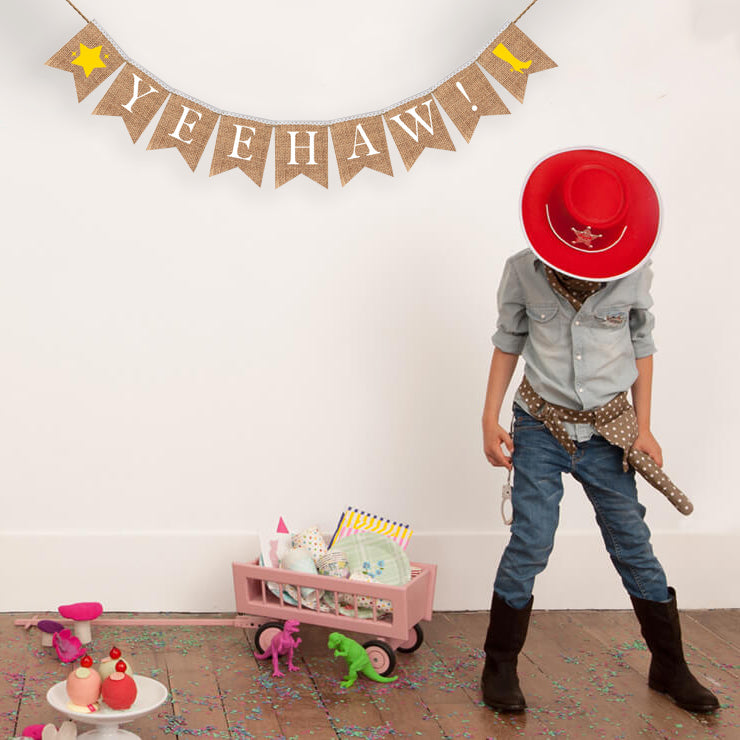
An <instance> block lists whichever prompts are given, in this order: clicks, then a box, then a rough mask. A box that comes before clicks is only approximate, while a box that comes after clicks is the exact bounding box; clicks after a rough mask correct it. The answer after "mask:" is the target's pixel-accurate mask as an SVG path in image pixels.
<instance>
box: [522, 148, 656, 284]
mask: <svg viewBox="0 0 740 740" xmlns="http://www.w3.org/2000/svg"><path fill="white" fill-rule="evenodd" d="M521 217H522V225H523V227H524V233H525V234H526V235H527V239H529V243H530V245H531V247H532V249H533V250H534V252H535V254H536V255H537V256H538V257H539V258H540V259H541V260H542V261H543V262H545V263H547V264H548V265H550V267H552V268H554V269H555V270H557V271H558V272H562V273H565V274H566V275H571V276H573V277H577V278H583V279H585V280H598V281H608V280H616V279H617V278H620V277H624V276H625V275H628V274H629V273H630V272H632V271H633V270H636V269H637V268H638V267H639V266H640V265H641V264H642V263H643V262H644V261H645V260H646V259H647V257H648V255H649V254H650V252H651V251H652V249H653V247H654V246H655V242H656V240H657V237H658V230H659V227H660V202H659V199H658V191H657V190H656V189H655V186H654V185H653V183H652V182H651V181H650V178H649V177H648V176H647V175H646V174H645V173H644V172H643V171H642V170H641V169H640V168H639V167H637V165H635V164H633V163H632V162H630V161H629V160H627V159H625V158H624V157H621V156H619V155H618V154H613V153H612V152H607V151H605V150H603V149H593V148H590V149H566V150H564V151H561V152H556V153H555V154H551V155H549V156H547V157H545V158H544V159H542V160H540V161H539V162H538V163H537V164H536V165H535V166H534V167H533V168H532V171H531V172H530V173H529V175H528V177H527V179H526V181H525V183H524V188H523V190H522V199H521Z"/></svg>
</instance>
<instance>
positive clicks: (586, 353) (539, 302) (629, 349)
mask: <svg viewBox="0 0 740 740" xmlns="http://www.w3.org/2000/svg"><path fill="white" fill-rule="evenodd" d="M544 268H545V265H544V264H543V263H542V262H541V261H540V260H539V259H538V258H537V256H536V255H535V254H534V253H533V252H532V251H531V250H529V249H525V250H523V251H521V252H518V253H517V254H515V255H513V256H512V257H510V258H509V259H508V260H507V261H506V266H505V267H504V273H503V275H502V277H501V284H500V285H499V290H498V313H499V316H498V323H497V325H496V329H497V330H496V333H495V334H494V335H493V337H492V339H493V343H494V345H495V346H496V347H498V348H499V349H500V350H502V351H503V352H508V353H510V354H516V355H519V354H521V355H522V356H523V357H524V361H525V366H524V373H525V375H526V376H527V378H528V379H529V382H530V383H531V384H532V387H533V388H534V390H535V391H536V392H537V393H539V395H540V396H542V397H543V398H544V399H546V400H547V401H550V402H551V403H555V404H558V405H560V406H566V407H567V408H571V409H583V410H590V409H595V408H598V407H599V406H603V405H604V404H605V403H606V402H607V401H609V400H610V399H611V398H613V397H614V396H615V395H616V394H617V393H621V392H622V391H626V390H628V389H629V388H631V386H632V384H633V383H634V382H635V380H636V379H637V366H636V364H635V359H637V358H640V357H648V356H649V355H652V354H653V353H654V352H655V345H654V344H653V337H652V331H653V325H654V319H653V315H652V313H650V311H649V309H650V306H651V305H652V303H653V302H652V299H651V297H650V283H651V282H652V277H653V274H652V270H651V269H650V266H649V263H646V265H644V266H642V267H641V268H640V269H638V270H635V272H633V273H630V274H629V275H627V276H626V277H623V278H620V279H618V280H613V281H611V282H608V283H606V284H605V286H604V287H603V288H601V290H599V291H597V292H596V293H594V294H593V295H591V296H589V297H588V298H587V299H586V300H585V301H584V303H583V305H582V307H581V309H580V311H578V312H576V310H575V308H574V307H573V306H572V305H571V304H570V303H569V302H568V301H567V300H566V299H565V298H564V297H563V296H561V295H558V294H557V293H555V291H553V289H552V288H551V287H550V284H549V283H548V282H547V276H546V275H545V269H544ZM515 402H516V403H517V404H518V405H520V406H521V407H522V408H523V409H524V410H525V411H528V409H527V405H526V404H525V403H524V401H523V400H522V398H521V397H520V396H519V394H517V396H516V398H515ZM566 430H567V431H568V434H569V435H570V437H571V438H572V439H576V440H578V441H585V440H587V439H589V438H590V437H591V435H592V434H593V431H594V430H593V428H592V427H591V426H590V425H588V424H566Z"/></svg>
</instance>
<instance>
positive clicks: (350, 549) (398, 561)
mask: <svg viewBox="0 0 740 740" xmlns="http://www.w3.org/2000/svg"><path fill="white" fill-rule="evenodd" d="M335 547H336V548H337V549H341V551H342V552H343V553H344V554H345V555H346V556H347V561H348V563H349V570H350V573H365V574H366V575H369V576H372V578H373V580H374V581H375V582H376V583H383V584H385V585H386V586H402V585H403V584H404V583H408V582H409V581H410V580H411V564H410V563H409V559H408V556H407V555H406V553H405V552H404V551H403V550H402V549H401V548H400V547H399V546H398V544H397V543H396V542H394V541H393V540H391V539H389V538H388V537H384V536H383V535H382V534H377V533H375V532H357V533H356V534H351V535H349V536H348V537H342V539H340V540H337V543H336V545H335ZM329 552H331V550H330V551H329Z"/></svg>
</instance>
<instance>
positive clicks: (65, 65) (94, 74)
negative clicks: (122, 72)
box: [46, 23, 123, 102]
mask: <svg viewBox="0 0 740 740" xmlns="http://www.w3.org/2000/svg"><path fill="white" fill-rule="evenodd" d="M46 64H47V66H49V67H54V68H55V69H61V70H62V71H64V72H71V73H72V74H73V75H74V81H75V88H76V89H77V102H82V101H83V100H84V99H85V98H86V97H87V96H88V95H89V94H90V93H91V92H92V91H93V90H94V89H95V88H96V87H97V86H98V85H100V84H101V83H102V82H105V80H107V79H108V78H109V77H110V76H111V75H112V74H113V73H114V72H115V71H116V70H117V69H118V68H119V67H120V66H121V65H122V64H123V57H122V56H121V55H120V54H119V53H118V51H116V48H115V47H114V46H113V44H112V43H111V42H110V41H108V39H107V38H106V37H105V34H103V33H102V32H101V31H100V29H99V28H98V27H97V26H96V25H95V24H94V23H88V24H87V25H86V26H85V27H84V28H83V29H82V30H81V31H80V32H79V33H78V34H77V35H76V36H75V37H74V38H73V39H71V40H70V41H68V42H67V43H66V44H65V45H64V46H63V47H62V48H61V49H59V51H58V52H57V53H56V54H54V56H53V57H51V59H49V60H48V61H47V62H46Z"/></svg>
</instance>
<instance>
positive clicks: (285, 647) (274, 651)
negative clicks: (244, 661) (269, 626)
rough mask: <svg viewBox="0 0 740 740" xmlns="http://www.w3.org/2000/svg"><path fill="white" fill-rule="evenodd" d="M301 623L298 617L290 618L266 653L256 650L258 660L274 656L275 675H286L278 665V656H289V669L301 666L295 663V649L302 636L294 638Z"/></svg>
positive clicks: (292, 669)
mask: <svg viewBox="0 0 740 740" xmlns="http://www.w3.org/2000/svg"><path fill="white" fill-rule="evenodd" d="M300 626H301V623H300V622H299V621H298V620H297V619H288V620H286V622H285V624H284V625H283V630H282V632H278V633H277V634H276V635H275V636H274V637H273V638H272V642H271V643H270V647H269V648H267V650H265V652H264V653H258V652H256V651H255V653H254V657H255V658H257V660H268V659H269V658H272V675H273V677H277V676H284V675H285V674H284V673H282V672H281V671H280V668H279V667H278V656H280V655H286V654H287V656H288V670H289V671H299V670H300V668H298V667H296V666H294V665H293V651H294V650H295V649H296V648H297V647H298V646H299V645H300V644H301V638H300V637H296V638H293V635H294V634H295V633H297V632H298V628H299V627H300Z"/></svg>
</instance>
